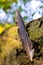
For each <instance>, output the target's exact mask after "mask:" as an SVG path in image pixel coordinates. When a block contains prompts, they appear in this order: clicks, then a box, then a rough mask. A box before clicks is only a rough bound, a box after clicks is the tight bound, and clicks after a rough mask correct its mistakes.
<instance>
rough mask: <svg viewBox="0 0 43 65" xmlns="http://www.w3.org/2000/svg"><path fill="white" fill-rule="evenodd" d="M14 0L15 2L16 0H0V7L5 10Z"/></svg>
mask: <svg viewBox="0 0 43 65" xmlns="http://www.w3.org/2000/svg"><path fill="white" fill-rule="evenodd" d="M13 2H15V3H17V2H18V1H17V0H0V8H3V9H4V10H5V11H6V10H7V9H9V8H10V5H11V4H12V3H13Z"/></svg>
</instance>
